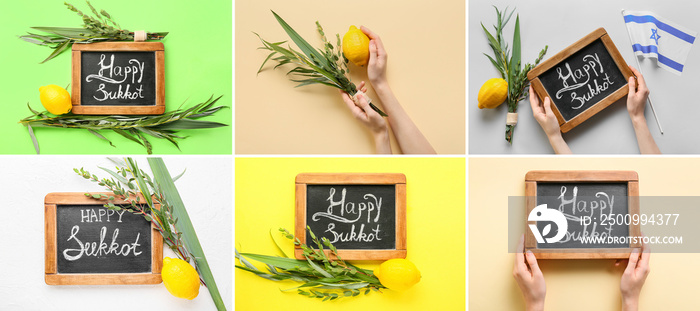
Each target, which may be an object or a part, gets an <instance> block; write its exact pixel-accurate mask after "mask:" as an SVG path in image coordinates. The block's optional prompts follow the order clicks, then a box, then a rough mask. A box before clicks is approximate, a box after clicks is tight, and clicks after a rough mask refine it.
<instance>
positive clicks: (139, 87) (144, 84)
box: [80, 51, 156, 106]
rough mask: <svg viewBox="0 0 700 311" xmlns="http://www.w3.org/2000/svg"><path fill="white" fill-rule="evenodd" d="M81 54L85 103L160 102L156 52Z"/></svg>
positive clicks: (142, 103) (123, 103)
mask: <svg viewBox="0 0 700 311" xmlns="http://www.w3.org/2000/svg"><path fill="white" fill-rule="evenodd" d="M81 57H82V59H81V68H80V76H81V79H82V81H81V84H80V98H81V104H82V105H86V106H88V105H102V106H155V105H156V67H155V62H156V56H155V52H154V51H144V52H102V51H98V52H83V53H82V55H81Z"/></svg>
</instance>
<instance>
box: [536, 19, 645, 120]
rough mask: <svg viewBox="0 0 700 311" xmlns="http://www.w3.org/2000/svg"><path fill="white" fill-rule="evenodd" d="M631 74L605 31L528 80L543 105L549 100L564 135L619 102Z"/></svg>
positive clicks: (549, 62)
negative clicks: (546, 99)
mask: <svg viewBox="0 0 700 311" xmlns="http://www.w3.org/2000/svg"><path fill="white" fill-rule="evenodd" d="M631 76H632V71H631V70H630V69H629V67H628V66H627V63H626V62H625V60H624V59H623V58H622V55H620V52H619V51H618V50H617V47H615V44H614V43H613V42H612V40H611V39H610V36H608V33H607V32H606V31H605V29H603V28H599V29H596V30H595V31H593V32H592V33H590V34H588V35H587V36H585V37H583V38H581V39H580V40H578V41H577V42H576V43H574V44H572V45H570V46H568V47H567V48H566V49H564V50H562V51H561V52H559V53H557V54H556V55H554V56H552V57H551V58H549V59H547V60H545V61H544V62H542V63H541V64H539V65H538V66H537V67H535V68H533V69H532V70H530V72H528V74H527V77H528V79H529V80H530V82H531V86H532V88H533V90H535V93H537V96H539V98H540V101H541V102H544V99H545V98H549V99H550V100H551V102H552V111H553V112H554V114H555V115H556V117H557V120H558V121H559V126H560V129H561V131H562V132H568V131H569V130H571V129H573V128H574V127H576V126H577V125H579V124H581V123H582V122H583V121H585V120H587V119H588V118H590V117H592V116H593V115H595V114H596V113H598V112H600V111H601V110H603V109H604V108H606V107H607V106H609V105H611V104H612V103H614V102H616V101H618V100H619V99H621V98H622V97H624V96H625V95H627V92H628V91H629V87H628V81H629V78H630V77H631Z"/></svg>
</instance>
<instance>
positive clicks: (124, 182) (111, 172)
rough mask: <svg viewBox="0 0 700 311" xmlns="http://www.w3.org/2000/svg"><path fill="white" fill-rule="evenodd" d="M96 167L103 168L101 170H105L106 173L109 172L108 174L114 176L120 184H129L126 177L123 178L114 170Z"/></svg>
mask: <svg viewBox="0 0 700 311" xmlns="http://www.w3.org/2000/svg"><path fill="white" fill-rule="evenodd" d="M98 168H99V169H101V170H103V171H105V172H107V173H109V174H110V175H112V176H114V178H116V179H117V180H118V181H119V182H120V183H122V184H124V185H126V184H129V181H128V180H126V178H124V177H123V176H122V175H119V174H117V173H116V172H114V171H112V170H109V169H106V168H104V167H100V166H98Z"/></svg>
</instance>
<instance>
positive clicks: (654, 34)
mask: <svg viewBox="0 0 700 311" xmlns="http://www.w3.org/2000/svg"><path fill="white" fill-rule="evenodd" d="M658 31H659V30H658V29H651V37H649V39H654V41H656V45H659V38H661V36H659V33H658Z"/></svg>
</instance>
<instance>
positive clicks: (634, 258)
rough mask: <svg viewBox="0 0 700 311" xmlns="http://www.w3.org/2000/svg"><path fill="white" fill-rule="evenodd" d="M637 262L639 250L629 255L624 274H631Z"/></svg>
mask: <svg viewBox="0 0 700 311" xmlns="http://www.w3.org/2000/svg"><path fill="white" fill-rule="evenodd" d="M637 261H639V249H638V248H635V249H633V250H632V252H631V253H630V260H629V262H628V263H627V268H625V273H633V272H634V269H635V268H637Z"/></svg>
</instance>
